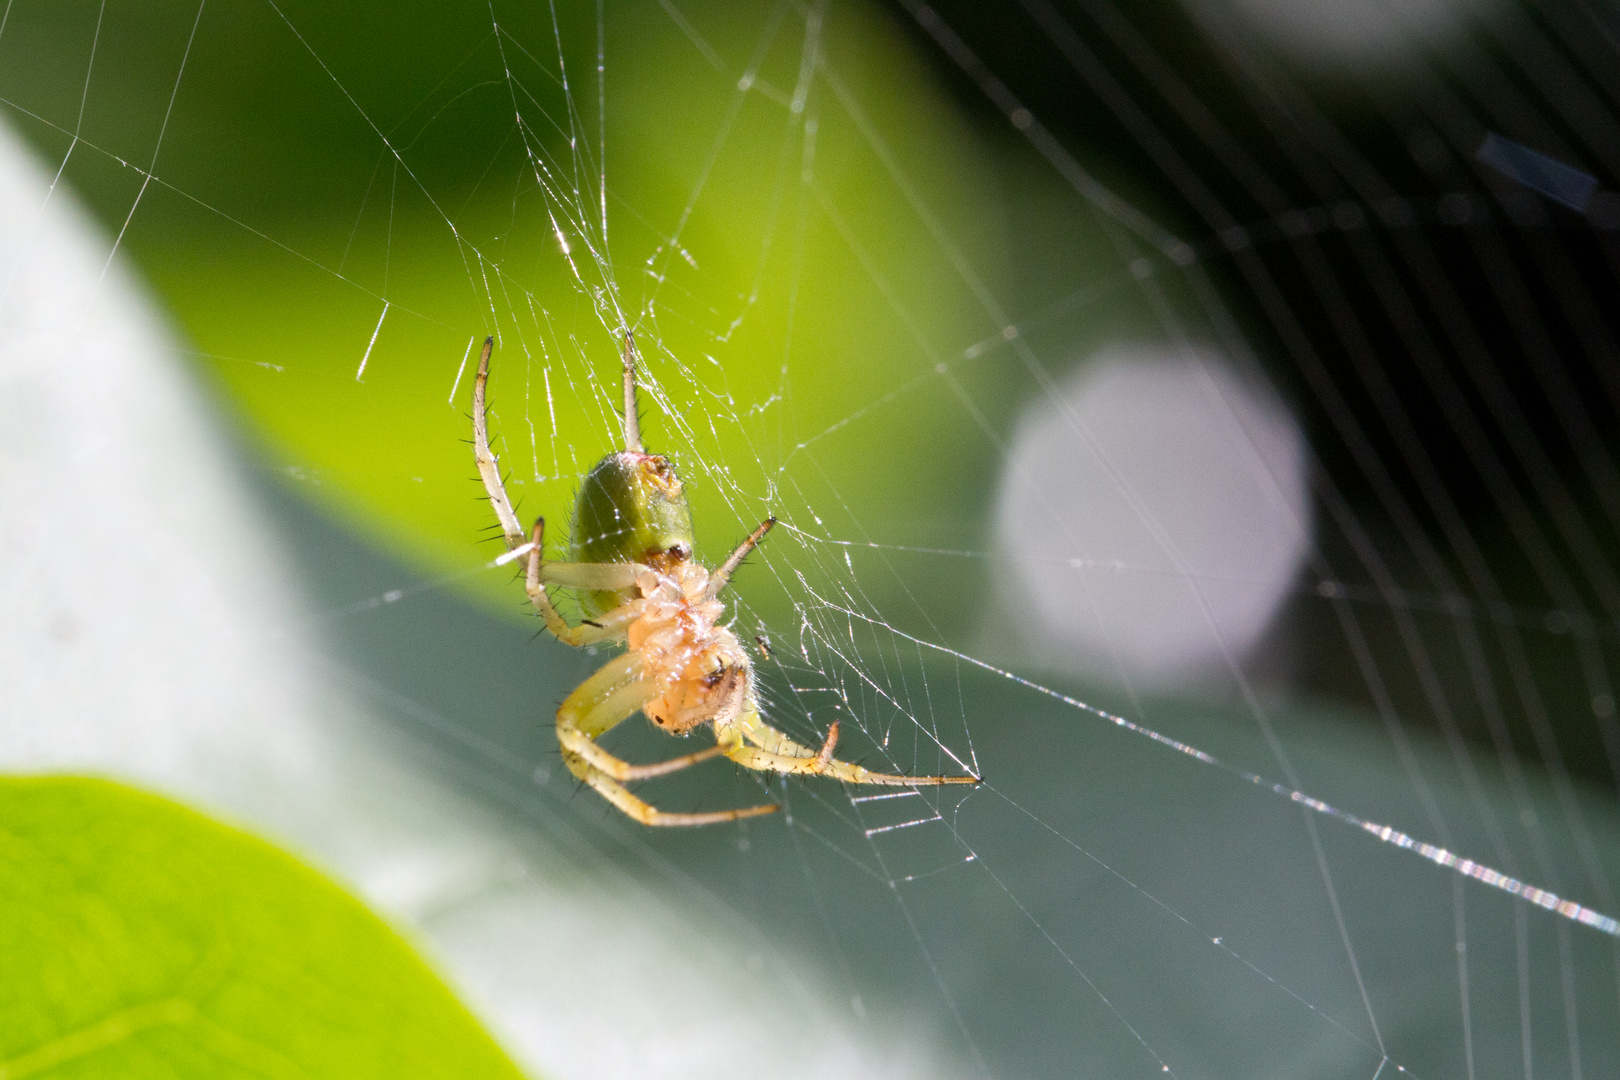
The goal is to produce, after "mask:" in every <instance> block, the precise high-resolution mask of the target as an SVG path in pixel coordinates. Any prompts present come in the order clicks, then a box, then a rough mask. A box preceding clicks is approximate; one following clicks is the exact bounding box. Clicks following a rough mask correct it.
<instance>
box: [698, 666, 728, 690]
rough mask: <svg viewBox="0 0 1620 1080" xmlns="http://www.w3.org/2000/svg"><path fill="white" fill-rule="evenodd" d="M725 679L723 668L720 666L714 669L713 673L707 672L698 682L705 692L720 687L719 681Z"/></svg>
mask: <svg viewBox="0 0 1620 1080" xmlns="http://www.w3.org/2000/svg"><path fill="white" fill-rule="evenodd" d="M725 677H726V669H725V667H723V666H722V667H717V668H715V669H714V670H713V671H711V672H709V673H708V674H707V675H705V676H703V677H702V678H701V679H699V680H698V681H699V682H701V683H702V684H703V688H704V689H705V690H713V689H714V688H715V687H717V686H719V685H720V682H721V680H722V679H724V678H725Z"/></svg>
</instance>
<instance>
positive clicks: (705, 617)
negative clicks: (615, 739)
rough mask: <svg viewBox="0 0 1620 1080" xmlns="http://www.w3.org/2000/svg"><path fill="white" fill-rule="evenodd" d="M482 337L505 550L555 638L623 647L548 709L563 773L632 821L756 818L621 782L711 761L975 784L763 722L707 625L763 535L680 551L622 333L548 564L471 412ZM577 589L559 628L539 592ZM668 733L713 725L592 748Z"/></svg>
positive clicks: (724, 630) (728, 643) (720, 631)
mask: <svg viewBox="0 0 1620 1080" xmlns="http://www.w3.org/2000/svg"><path fill="white" fill-rule="evenodd" d="M494 347H495V339H494V338H493V337H491V338H488V339H486V340H485V342H484V349H483V352H482V353H480V354H479V357H478V377H477V379H476V381H475V382H474V383H473V455H474V459H475V460H476V461H477V463H478V474H479V476H480V478H481V479H482V480H483V482H484V489H485V490H486V491H487V492H488V493H489V501H490V504H491V505H492V506H493V507H494V508H495V517H496V519H497V520H498V521H499V523H500V527H501V531H502V532H503V533H504V534H505V538H506V546H507V549H508V551H509V552H510V553H511V554H512V555H513V556H514V557H517V558H526V564H525V565H526V568H527V573H526V575H525V584H526V587H527V589H528V594H529V600H530V601H531V602H532V603H533V604H534V606H535V608H536V610H538V611H539V612H540V617H541V618H543V619H544V620H545V623H546V628H547V629H548V630H550V631H551V633H552V634H553V635H555V636H556V638H557V640H558V641H561V642H564V643H565V644H568V645H574V646H584V645H593V644H598V643H602V642H614V641H624V642H626V644H627V646H628V647H627V650H626V651H625V653H624V654H623V655H621V656H618V657H615V658H614V659H612V660H609V661H608V662H607V663H606V664H604V665H602V667H601V668H600V669H598V670H597V672H596V673H595V674H594V675H591V676H590V677H589V678H587V679H586V680H585V681H584V682H582V683H580V684H579V686H578V687H576V688H575V689H574V691H573V693H571V694H569V695H568V697H567V699H565V700H564V701H563V703H562V706H561V707H560V708H559V709H558V710H557V741H558V743H559V744H560V745H561V748H562V759H563V762H564V764H566V765H567V766H568V769H569V771H570V772H572V773H573V774H574V775H575V776H577V777H578V778H579V779H580V780H582V781H583V782H584V783H586V784H589V785H590V786H591V787H593V788H595V789H596V790H597V791H598V792H600V793H601V795H602V796H603V797H604V798H605V799H607V800H608V801H609V802H610V803H612V804H613V805H614V806H616V807H618V808H619V809H620V810H622V811H623V812H624V813H626V814H628V815H629V816H630V817H632V818H634V819H636V820H637V821H639V822H641V823H642V824H643V825H712V824H715V823H717V822H722V821H736V820H738V819H739V818H748V817H755V816H757V815H760V814H769V813H772V812H773V811H775V810H776V809H777V806H776V804H774V803H765V804H763V805H760V806H748V807H742V808H738V809H733V810H717V811H714V812H711V813H703V814H675V813H670V812H668V811H665V810H659V809H657V808H656V807H654V806H652V805H650V804H648V803H646V802H644V801H643V800H641V799H640V798H637V797H636V796H635V795H634V794H632V793H631V791H630V789H629V788H627V787H626V786H625V785H626V784H627V783H631V782H634V781H637V780H647V779H651V778H652V777H655V776H665V775H667V774H669V773H672V772H676V771H678V770H680V769H684V768H687V767H688V766H691V765H696V764H698V763H699V762H703V761H708V760H709V759H710V758H714V757H719V756H721V755H724V756H726V757H728V758H730V759H731V760H732V761H734V762H736V763H737V764H738V765H741V766H743V767H744V768H748V769H755V770H758V771H762V772H779V773H800V774H804V775H808V776H830V777H834V778H835V779H838V780H841V781H843V782H844V783H847V784H887V785H890V786H898V787H904V786H909V785H912V784H977V783H979V782H980V778H979V777H977V776H898V775H894V774H890V773H878V772H872V771H870V770H869V769H866V768H864V767H862V766H860V765H854V764H851V763H849V762H846V761H840V760H839V759H837V758H835V757H833V750H834V749H835V748H836V747H837V745H838V722H837V721H834V722H833V723H832V724H831V725H829V726H828V729H827V736H826V739H825V741H823V742H822V744H821V747H820V749H815V750H812V749H811V748H809V747H807V746H802V745H800V744H799V743H796V742H794V741H793V740H792V739H790V738H788V737H787V736H786V735H784V734H783V733H782V732H780V731H777V730H776V729H775V728H773V727H771V726H770V724H768V723H766V722H765V720H764V719H763V718H762V717H761V716H760V713H759V701H758V698H757V697H756V695H755V693H754V667H753V664H752V663H751V662H750V661H749V658H748V654H747V653H746V652H745V651H744V649H743V646H742V644H741V642H739V641H738V640H737V636H736V635H735V634H734V633H733V632H732V631H731V629H730V627H727V626H722V625H721V624H720V617H721V614H722V612H723V611H724V607H725V606H724V604H723V603H722V602H721V601H720V599H719V596H720V590H722V589H724V588H725V586H726V583H727V582H728V581H729V580H730V579H731V575H732V573H733V572H735V571H736V569H737V567H738V565H740V564H741V563H742V561H743V559H744V558H745V557H747V555H748V553H749V552H750V551H753V550H754V548H755V546H757V545H758V544H759V542H760V541H761V540H763V539H764V538H765V534H766V533H768V532H770V530H771V527H772V526H773V525H775V524H776V519H775V518H766V519H765V521H764V522H763V523H761V524H760V526H759V528H757V529H755V530H754V531H753V533H751V534H750V535H749V537H748V539H746V540H744V541H743V542H742V544H741V545H739V546H738V548H737V550H736V551H733V552H732V553H731V555H730V556H729V557H728V558H727V559H726V561H725V562H723V563H721V564H720V567H719V569H717V570H713V571H710V570H707V569H705V568H704V567H703V566H702V565H701V564H700V563H698V562H697V561H696V560H695V559H694V558H693V557H692V515H691V511H690V509H689V508H688V506H687V503H686V496H685V495H684V494H683V492H682V487H681V481H680V479H679V478H678V477H677V476H676V475H675V468H674V466H673V465H671V464H670V461H669V459H668V458H665V457H661V456H659V455H657V454H649V453H647V452H646V451H645V450H644V449H642V445H641V430H640V420H639V417H638V413H637V411H636V365H635V345H634V341H633V339H632V338H631V337H630V335H629V334H628V333H627V334H626V335H625V339H624V449H623V450H621V451H619V452H617V453H612V454H609V455H607V456H606V457H604V458H603V459H602V460H601V461H600V462H598V463H597V465H596V467H595V468H593V469H592V470H591V471H590V472H589V473H588V474H586V477H585V481H584V483H583V484H582V485H581V487H580V491H579V498H578V502H577V504H576V507H575V511H574V536H573V540H572V544H571V547H572V552H571V554H572V555H573V558H574V561H572V562H548V561H547V560H546V558H545V554H544V549H543V547H542V544H543V542H544V540H545V529H546V522H545V519H544V518H538V519H536V521H535V523H534V529H533V531H532V533H529V534H525V533H524V531H523V528H522V526H521V525H519V523H518V518H517V514H516V512H514V510H513V509H512V502H511V500H510V499H509V498H508V497H507V495H506V489H505V486H504V485H503V484H502V482H501V472H500V465H499V464H498V462H497V461H496V459H495V455H494V454H493V453H491V452H490V448H489V424H488V421H487V419H486V416H485V411H486V404H485V402H486V394H487V384H488V382H489V358H490V353H491V352H492V351H493V350H494ZM548 584H550V585H557V586H560V587H563V588H571V589H574V590H576V591H577V592H578V594H579V600H580V605H581V607H582V608H584V610H585V614H586V618H585V620H584V621H583V622H581V623H579V624H578V625H574V626H571V625H569V624H568V622H567V621H566V620H564V619H563V617H562V616H561V615H560V614H559V613H558V612H557V609H556V608H555V607H553V606H552V603H551V597H550V595H549V594H548V592H547V589H546V586H547V585H548ZM638 709H639V710H640V711H641V712H643V713H644V714H646V716H647V718H648V719H649V720H651V721H652V722H653V723H654V724H655V725H657V726H658V727H659V728H661V729H662V730H664V731H667V732H669V733H670V734H671V735H690V734H691V733H692V732H693V731H694V730H696V729H697V728H700V727H702V726H704V725H710V726H711V727H712V728H713V729H714V737H715V745H714V746H711V747H708V748H706V749H703V750H698V751H696V752H694V753H690V754H683V755H681V756H680V757H675V758H671V759H669V760H668V761H661V762H658V763H656V764H652V765H632V764H630V763H629V762H627V761H623V760H620V759H619V758H617V757H615V756H613V755H612V754H610V753H608V752H607V750H605V749H603V748H602V747H601V746H600V745H598V743H597V741H596V740H597V739H598V738H599V737H601V736H602V735H604V734H606V733H607V732H608V731H609V730H610V729H612V728H613V727H614V726H616V725H617V724H618V723H619V722H620V721H622V720H626V719H628V718H629V717H630V716H631V715H632V714H634V713H635V712H636V711H637V710H638Z"/></svg>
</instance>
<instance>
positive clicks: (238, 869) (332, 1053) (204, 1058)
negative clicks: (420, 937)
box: [0, 777, 521, 1080]
mask: <svg viewBox="0 0 1620 1080" xmlns="http://www.w3.org/2000/svg"><path fill="white" fill-rule="evenodd" d="M520 1075H521V1074H520V1073H519V1071H518V1070H517V1068H516V1067H515V1066H514V1065H513V1064H512V1062H511V1061H510V1060H509V1059H508V1058H507V1057H506V1055H505V1054H504V1053H503V1052H502V1051H501V1049H500V1048H499V1047H498V1046H496V1044H495V1043H494V1041H493V1040H492V1039H491V1038H490V1037H489V1035H488V1034H486V1033H485V1032H484V1031H483V1029H482V1028H480V1027H479V1025H478V1023H477V1021H475V1020H474V1019H473V1017H472V1016H471V1015H470V1014H469V1013H468V1012H467V1010H466V1009H465V1008H464V1007H463V1006H462V1005H461V1004H460V1003H459V1002H458V1001H457V1000H456V999H455V997H454V995H453V994H452V993H451V992H450V990H449V989H448V988H447V987H446V986H445V985H444V984H443V983H442V982H440V981H439V979H438V978H437V977H436V976H435V975H434V973H433V971H432V970H431V969H430V968H429V967H428V966H427V964H425V963H424V962H423V961H422V959H421V958H420V957H419V956H417V955H416V953H415V951H414V950H413V949H412V948H411V946H410V945H409V944H408V943H407V942H406V941H405V940H404V939H403V938H401V937H400V935H399V934H398V933H396V932H395V931H394V930H392V929H390V928H389V927H388V926H387V925H386V924H385V923H384V922H383V921H382V920H380V919H379V918H377V916H375V915H373V914H372V913H371V912H370V911H368V910H367V909H366V908H365V906H364V905H363V904H361V903H360V902H359V901H358V900H356V899H355V898H354V897H352V896H350V895H348V894H347V893H345V892H343V891H342V890H341V889H339V888H338V887H337V886H336V885H334V884H332V883H331V882H330V881H328V880H326V879H325V878H323V877H322V876H321V875H319V874H317V873H315V872H314V871H313V870H311V869H309V868H308V867H307V866H304V865H303V864H302V863H300V862H299V861H298V860H296V859H295V858H293V857H292V856H291V855H288V854H287V853H285V852H283V851H280V850H278V849H276V848H274V847H272V846H270V845H269V844H267V843H265V842H264V841H262V840H259V839H257V838H255V837H253V836H250V835H248V834H247V833H244V832H241V831H240V830H238V829H234V828H230V827H228V826H225V825H221V824H219V823H217V822H215V821H211V820H209V819H208V818H206V817H203V816H202V815H201V814H198V813H196V812H194V811H192V810H188V809H186V808H185V807H182V806H179V805H177V804H175V803H172V802H169V801H168V800H166V799H162V798H158V797H156V796H153V795H148V794H145V793H143V792H139V791H135V790H132V789H130V788H127V787H123V786H121V785H118V784H114V783H110V782H107V781H103V780H89V779H82V778H75V777H40V778H23V779H15V778H13V779H0V1080H17V1078H19V1077H24V1076H49V1077H52V1078H53V1080H55V1078H63V1080H66V1078H77V1077H106V1076H118V1077H127V1078H139V1077H164V1078H165V1080H175V1078H184V1077H209V1078H218V1077H234V1076H244V1077H247V1076H251V1077H255V1078H264V1077H300V1078H317V1077H342V1078H345V1080H356V1078H361V1077H389V1078H391V1080H403V1078H409V1077H462V1076H466V1077H473V1076H476V1077H481V1078H491V1077H493V1078H503V1077H518V1076H520Z"/></svg>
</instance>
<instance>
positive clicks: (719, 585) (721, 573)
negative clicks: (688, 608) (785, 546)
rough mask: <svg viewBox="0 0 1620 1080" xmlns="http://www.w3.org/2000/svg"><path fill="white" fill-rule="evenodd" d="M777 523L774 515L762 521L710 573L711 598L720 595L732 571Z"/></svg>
mask: <svg viewBox="0 0 1620 1080" xmlns="http://www.w3.org/2000/svg"><path fill="white" fill-rule="evenodd" d="M775 524H776V519H775V518H773V517H768V518H766V519H765V520H764V521H762V522H760V523H759V528H757V529H755V530H754V531H753V532H751V533H749V534H748V539H746V540H744V541H743V542H742V543H741V544H739V545H737V550H736V551H733V552H732V553H731V554H730V556H728V557H727V558H726V561H725V562H723V563H721V564H720V568H719V569H718V570H716V571H715V572H714V573H712V574H710V575H709V587H708V590H707V592H708V595H709V597H710V598H711V599H712V598H714V597H716V596H719V595H720V590H721V589H723V588H725V587H726V582H727V581H729V580H731V574H732V572H733V571H734V570H736V569H737V567H739V566H741V565H742V561H743V560H744V559H746V558H748V553H749V552H750V551H753V550H754V548H755V547H757V546H758V545H759V542H760V541H761V540H763V539H765V534H766V533H768V532H770V531H771V526H773V525H775Z"/></svg>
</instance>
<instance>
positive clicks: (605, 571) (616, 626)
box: [524, 518, 645, 647]
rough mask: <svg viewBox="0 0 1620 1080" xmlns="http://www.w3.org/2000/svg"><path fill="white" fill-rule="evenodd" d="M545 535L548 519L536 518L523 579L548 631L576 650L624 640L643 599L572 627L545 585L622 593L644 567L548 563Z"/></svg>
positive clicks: (638, 612) (625, 604)
mask: <svg viewBox="0 0 1620 1080" xmlns="http://www.w3.org/2000/svg"><path fill="white" fill-rule="evenodd" d="M545 536H546V519H545V518H536V519H535V522H534V533H533V539H532V540H531V541H530V543H531V544H532V546H531V547H530V549H529V556H528V559H527V564H528V573H527V575H526V576H525V578H524V588H525V589H527V590H528V593H529V602H530V603H532V604H533V605H534V606H535V610H537V611H539V612H540V617H541V618H542V619H544V620H545V621H546V629H547V630H550V631H551V633H552V636H553V637H555V638H556V639H557V640H558V641H560V642H562V643H563V644H564V645H573V646H575V647H578V646H581V645H594V644H595V643H597V642H599V641H608V640H611V639H614V638H621V637H623V636H624V635H625V632H626V631H627V630H628V629H629V627H630V624H631V623H633V622H635V621H636V620H637V619H638V618H640V617H641V609H642V608H643V607H644V606H645V604H644V603H643V602H642V601H641V600H631V601H629V602H627V603H624V604H620V605H619V606H618V607H616V608H614V609H613V610H612V611H609V612H607V613H606V614H605V615H603V616H601V617H600V618H598V619H595V620H593V621H591V622H583V623H580V624H579V625H578V626H569V625H568V623H567V621H566V620H565V619H563V617H562V615H561V614H560V613H559V612H558V611H557V609H556V608H555V607H553V606H552V604H551V595H550V594H549V593H547V592H546V582H548V581H555V582H556V583H557V584H559V585H571V586H574V587H576V588H582V589H612V590H614V591H619V590H621V589H628V588H630V587H631V586H633V585H634V584H635V583H636V575H638V574H640V573H641V572H642V571H643V570H644V569H645V568H644V567H642V566H639V565H637V564H636V563H548V562H546V560H545V557H544V553H545V547H544V546H543V541H544V540H545Z"/></svg>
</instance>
